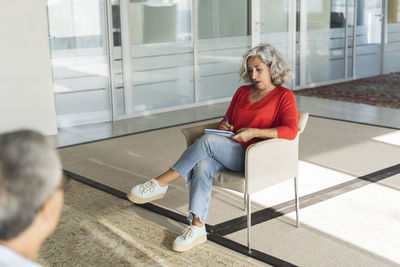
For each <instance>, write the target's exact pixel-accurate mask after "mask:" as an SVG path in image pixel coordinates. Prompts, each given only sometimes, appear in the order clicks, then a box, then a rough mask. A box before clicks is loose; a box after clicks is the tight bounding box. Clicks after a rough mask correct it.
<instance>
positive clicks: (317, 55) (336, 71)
mask: <svg viewBox="0 0 400 267" xmlns="http://www.w3.org/2000/svg"><path fill="white" fill-rule="evenodd" d="M345 15H346V0H309V1H308V3H307V78H306V83H315V82H326V81H330V80H337V79H342V78H344V57H345V51H344V50H345V49H344V46H345V25H346V24H345Z"/></svg>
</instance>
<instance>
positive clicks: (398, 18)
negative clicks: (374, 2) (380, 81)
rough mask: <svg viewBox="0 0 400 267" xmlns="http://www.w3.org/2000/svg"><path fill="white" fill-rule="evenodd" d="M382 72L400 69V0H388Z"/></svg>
mask: <svg viewBox="0 0 400 267" xmlns="http://www.w3.org/2000/svg"><path fill="white" fill-rule="evenodd" d="M387 10H388V13H387V43H386V44H385V55H384V69H383V72H384V73H389V72H397V71H400V64H399V62H400V1H399V0H388V7H387Z"/></svg>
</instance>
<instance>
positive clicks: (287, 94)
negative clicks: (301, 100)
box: [277, 86, 294, 98]
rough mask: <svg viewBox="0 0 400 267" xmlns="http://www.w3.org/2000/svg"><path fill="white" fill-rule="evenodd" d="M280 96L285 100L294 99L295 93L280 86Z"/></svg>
mask: <svg viewBox="0 0 400 267" xmlns="http://www.w3.org/2000/svg"><path fill="white" fill-rule="evenodd" d="M277 89H278V92H279V93H278V94H279V95H280V96H281V97H285V98H294V93H293V91H292V90H290V89H289V88H286V87H284V86H279V87H278V88H277Z"/></svg>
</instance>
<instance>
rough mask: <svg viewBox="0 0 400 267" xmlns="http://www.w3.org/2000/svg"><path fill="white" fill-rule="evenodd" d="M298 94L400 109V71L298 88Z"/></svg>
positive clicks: (296, 92)
mask: <svg viewBox="0 0 400 267" xmlns="http://www.w3.org/2000/svg"><path fill="white" fill-rule="evenodd" d="M294 93H295V94H296V95H304V96H313V97H318V98H327V99H332V100H340V101H345V102H353V103H360V104H367V105H374V106H382V107H388V108H396V109H400V72H396V73H390V74H387V75H380V76H376V77H370V78H365V79H360V80H355V81H350V82H344V83H338V84H331V85H326V86H319V87H315V88H308V89H302V90H297V91H295V92H294Z"/></svg>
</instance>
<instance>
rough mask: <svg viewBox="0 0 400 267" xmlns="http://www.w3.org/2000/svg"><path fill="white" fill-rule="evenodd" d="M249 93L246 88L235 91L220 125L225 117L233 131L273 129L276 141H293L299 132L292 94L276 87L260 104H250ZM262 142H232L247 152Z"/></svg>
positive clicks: (248, 88) (254, 140) (248, 86)
mask: <svg viewBox="0 0 400 267" xmlns="http://www.w3.org/2000/svg"><path fill="white" fill-rule="evenodd" d="M250 89H251V85H245V86H242V87H240V88H239V89H238V90H237V91H236V93H235V95H234V96H233V98H232V101H231V104H230V105H229V108H228V110H227V111H226V114H225V117H224V118H223V119H222V120H221V122H222V121H223V120H225V118H226V117H228V120H229V123H230V124H232V125H233V126H234V131H237V130H239V129H241V128H258V129H268V128H276V130H277V131H278V138H284V139H290V140H292V139H294V138H295V137H296V135H297V131H298V128H297V109H296V100H295V98H294V94H293V93H292V91H290V90H289V89H287V88H285V87H283V86H278V87H276V88H275V89H274V90H272V91H271V92H270V93H269V94H268V95H267V96H266V97H264V98H263V99H261V100H260V101H258V102H256V103H251V102H250V101H249V93H250ZM262 140H263V139H261V138H253V139H251V140H249V141H247V142H238V141H236V140H235V141H236V142H238V143H240V144H241V145H243V147H245V148H247V147H248V146H249V145H251V144H253V143H256V142H259V141H262Z"/></svg>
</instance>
